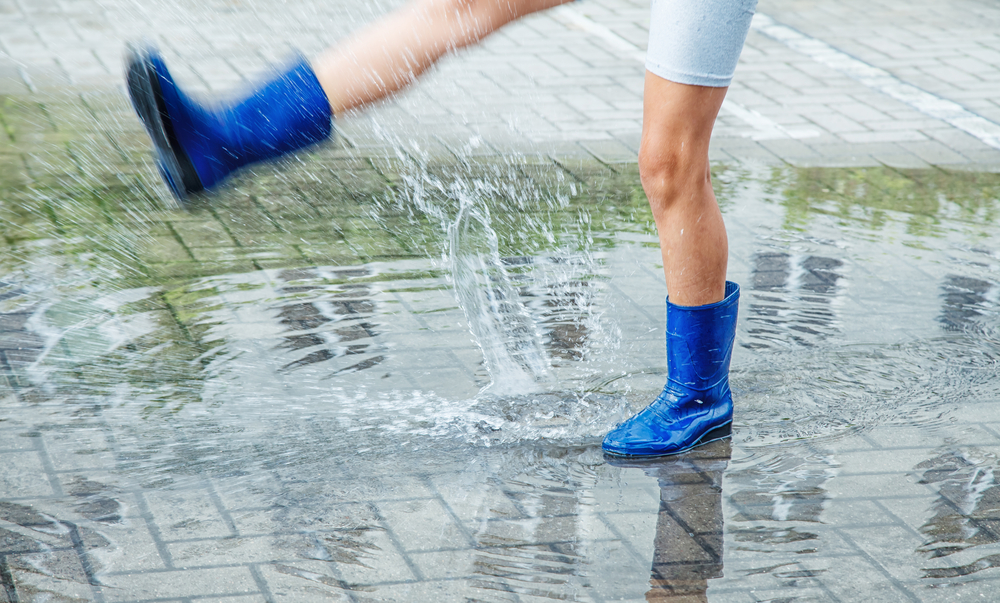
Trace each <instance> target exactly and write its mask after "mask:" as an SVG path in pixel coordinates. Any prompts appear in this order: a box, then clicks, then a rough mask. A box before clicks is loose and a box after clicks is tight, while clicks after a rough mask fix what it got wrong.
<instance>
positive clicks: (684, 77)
mask: <svg viewBox="0 0 1000 603" xmlns="http://www.w3.org/2000/svg"><path fill="white" fill-rule="evenodd" d="M646 71H648V72H650V73H652V74H653V75H656V76H659V77H662V78H663V79H665V80H670V81H671V82H676V83H678V84H687V85H689V86H705V87H708V88H726V87H728V86H729V85H730V84H732V83H733V76H732V75H728V76H721V75H705V74H695V73H684V72H682V71H676V70H674V69H667V68H665V67H662V66H660V65H657V64H655V63H652V62H650V61H646Z"/></svg>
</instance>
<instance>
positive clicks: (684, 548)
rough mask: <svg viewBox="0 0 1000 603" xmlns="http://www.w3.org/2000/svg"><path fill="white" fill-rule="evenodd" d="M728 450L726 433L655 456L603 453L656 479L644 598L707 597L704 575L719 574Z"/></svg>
mask: <svg viewBox="0 0 1000 603" xmlns="http://www.w3.org/2000/svg"><path fill="white" fill-rule="evenodd" d="M730 454H731V447H730V442H729V440H728V439H727V440H719V441H717V442H712V443H711V444H707V445H705V446H702V447H699V448H696V449H694V450H692V451H690V452H688V453H686V454H683V455H678V456H670V457H660V458H658V459H648V460H640V459H633V458H621V457H610V456H606V457H605V460H606V461H607V462H608V463H609V464H611V465H614V466H616V467H634V468H639V469H642V470H643V471H644V472H645V473H646V475H648V476H650V477H655V478H656V479H657V480H658V481H659V484H660V511H659V514H658V516H657V519H656V536H655V538H654V540H653V547H654V550H653V567H652V570H651V575H650V578H649V585H650V588H649V591H648V592H647V593H646V600H647V601H671V602H675V603H680V602H691V603H695V602H701V601H708V594H707V591H708V581H709V580H711V579H712V578H720V577H722V474H723V472H725V470H726V466H727V464H728V462H729V457H730Z"/></svg>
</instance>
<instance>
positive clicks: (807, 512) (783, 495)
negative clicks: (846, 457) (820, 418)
mask: <svg viewBox="0 0 1000 603" xmlns="http://www.w3.org/2000/svg"><path fill="white" fill-rule="evenodd" d="M835 475H836V464H835V462H834V460H833V458H832V457H831V456H829V455H825V454H819V453H814V454H809V453H808V451H806V450H802V449H797V450H796V449H788V448H786V449H784V450H777V451H774V452H770V453H765V454H763V455H761V456H758V457H750V458H749V459H746V460H744V461H742V462H741V463H739V464H738V465H736V466H734V467H733V469H732V470H731V471H730V472H729V473H728V474H727V476H726V477H727V484H728V486H729V487H730V488H731V489H732V491H731V492H729V499H728V500H729V503H730V504H731V505H732V507H733V512H732V515H731V517H730V519H729V521H731V522H734V523H735V524H738V527H737V526H733V525H731V526H730V529H729V533H730V534H731V535H732V536H733V539H734V540H735V541H736V543H738V544H737V546H736V549H737V550H739V551H744V552H753V553H761V554H765V555H766V557H763V558H756V559H755V561H754V562H755V563H757V564H759V565H758V566H757V567H750V568H748V569H745V570H744V571H745V572H746V575H748V576H750V575H754V576H758V575H768V574H769V575H770V576H772V577H773V578H774V579H775V580H776V582H777V583H778V584H780V585H781V586H782V587H785V588H797V587H802V588H809V587H810V586H811V584H809V583H808V582H807V581H806V582H803V581H802V579H803V578H813V577H815V576H818V575H820V574H822V573H824V572H825V571H826V570H824V569H814V568H811V567H809V565H811V564H810V563H809V561H810V560H812V561H813V562H815V558H810V557H809V556H810V555H813V554H815V553H817V552H818V551H819V550H820V545H821V542H820V537H819V534H817V533H816V532H817V527H816V526H815V524H818V523H820V522H821V521H822V519H821V516H822V513H823V510H824V508H825V506H826V504H827V502H828V501H829V498H830V496H829V494H828V493H827V491H826V483H827V482H828V481H829V480H831V479H832V478H833V477H834V476H835ZM786 600H797V599H795V598H789V599H786Z"/></svg>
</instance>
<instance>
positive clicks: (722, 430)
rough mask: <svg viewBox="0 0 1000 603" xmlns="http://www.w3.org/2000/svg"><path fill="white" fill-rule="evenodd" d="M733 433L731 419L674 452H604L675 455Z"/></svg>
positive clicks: (634, 456) (615, 454)
mask: <svg viewBox="0 0 1000 603" xmlns="http://www.w3.org/2000/svg"><path fill="white" fill-rule="evenodd" d="M732 435H733V422H732V421H730V422H728V423H725V424H723V425H719V426H718V427H715V428H713V429H710V430H708V431H706V432H705V433H704V435H702V436H701V437H700V438H698V439H697V440H695V442H694V443H693V444H691V445H690V446H688V447H687V448H682V449H681V450H675V451H673V452H660V453H655V454H623V453H621V452H612V451H610V450H605V451H604V454H606V455H608V456H614V457H622V458H647V459H648V458H655V457H663V456H675V455H678V454H684V453H685V452H688V451H690V450H692V449H694V448H697V447H699V446H704V445H705V444H708V443H711V442H715V441H717V440H724V439H726V438H728V437H732Z"/></svg>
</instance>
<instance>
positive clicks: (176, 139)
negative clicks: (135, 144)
mask: <svg viewBox="0 0 1000 603" xmlns="http://www.w3.org/2000/svg"><path fill="white" fill-rule="evenodd" d="M125 71H126V73H125V77H126V81H127V84H128V91H129V96H130V97H131V99H132V106H133V107H134V108H135V111H136V113H138V114H139V118H140V119H141V120H142V123H143V124H144V125H145V126H146V131H147V132H148V133H149V136H150V138H152V139H153V146H155V147H156V154H157V164H158V166H159V168H160V171H161V173H162V174H163V177H164V179H165V180H166V181H167V184H169V185H170V189H171V190H172V191H173V192H174V194H175V195H176V196H177V197H178V198H179V199H181V200H184V199H185V198H186V197H187V196H188V195H190V194H191V193H196V192H198V191H201V190H203V189H208V188H211V187H212V186H214V185H216V184H218V183H219V182H221V181H222V180H224V179H225V178H226V177H227V176H228V175H229V174H230V173H232V172H233V171H234V170H236V169H239V168H241V167H243V166H245V165H248V164H251V163H256V162H258V161H264V160H266V159H273V158H275V157H280V156H281V155H284V154H285V153H290V152H292V151H295V150H297V149H301V148H303V147H306V146H309V145H311V144H314V143H317V142H320V141H322V140H325V139H326V138H328V137H329V136H330V132H331V131H332V129H333V116H332V114H331V111H330V103H329V101H327V98H326V94H325V93H324V92H323V88H322V87H321V86H320V83H319V80H317V79H316V74H315V73H314V72H313V70H312V68H311V67H310V66H309V63H308V62H307V61H306V60H305V59H304V58H302V57H298V58H297V59H296V61H295V62H294V63H293V64H291V65H289V66H288V67H287V68H285V69H284V70H283V71H282V72H280V73H278V74H276V75H275V76H274V77H272V78H271V79H269V80H267V81H264V82H262V83H261V84H260V85H258V86H257V87H256V88H255V89H254V90H252V91H251V92H250V93H249V94H248V95H246V96H244V97H243V98H241V99H238V100H235V101H232V102H229V103H226V104H220V105H213V106H207V105H203V104H201V103H199V102H197V101H195V100H193V99H192V98H190V97H189V96H188V95H187V94H185V93H184V92H183V91H182V90H181V89H180V88H178V87H177V84H176V83H175V82H174V79H173V77H172V76H171V75H170V72H169V71H168V70H167V66H166V65H165V64H164V62H163V58H162V57H161V56H160V54H159V53H158V52H157V51H156V50H155V49H153V48H136V47H130V48H129V49H128V54H127V56H126V65H125Z"/></svg>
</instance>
